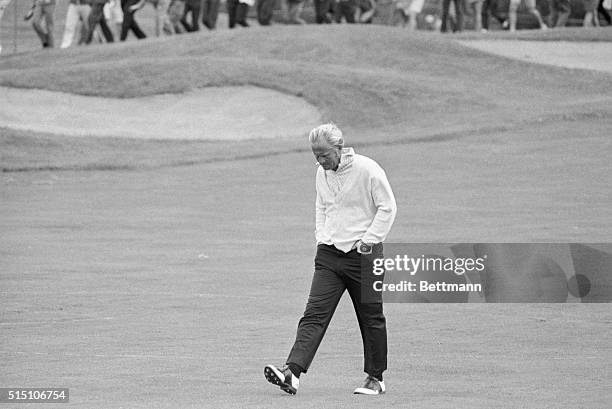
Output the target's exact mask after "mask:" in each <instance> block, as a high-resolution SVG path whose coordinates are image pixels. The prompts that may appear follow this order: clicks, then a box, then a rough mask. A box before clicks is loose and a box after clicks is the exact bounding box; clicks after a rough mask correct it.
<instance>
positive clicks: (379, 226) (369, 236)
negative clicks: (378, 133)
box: [361, 165, 397, 243]
mask: <svg viewBox="0 0 612 409" xmlns="http://www.w3.org/2000/svg"><path fill="white" fill-rule="evenodd" d="M370 183H371V186H370V187H371V192H372V200H373V201H374V205H375V206H376V209H377V210H376V215H375V216H374V220H373V221H372V224H371V225H370V227H369V228H368V230H367V231H366V232H365V234H364V235H363V237H362V238H361V241H363V242H364V243H381V242H383V241H384V240H385V238H386V237H387V234H388V233H389V231H390V230H391V226H392V225H393V221H394V220H395V214H396V213H397V205H396V203H395V196H394V195H393V191H392V190H391V185H390V184H389V181H388V180H387V175H386V174H385V171H384V170H383V169H382V168H381V167H380V166H378V165H376V169H375V170H374V171H373V172H372V177H371V179H370Z"/></svg>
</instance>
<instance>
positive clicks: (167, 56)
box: [0, 25, 611, 171]
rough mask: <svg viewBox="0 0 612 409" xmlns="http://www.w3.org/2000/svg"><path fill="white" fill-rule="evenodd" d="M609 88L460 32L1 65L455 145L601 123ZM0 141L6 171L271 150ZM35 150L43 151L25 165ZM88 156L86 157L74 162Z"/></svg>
mask: <svg viewBox="0 0 612 409" xmlns="http://www.w3.org/2000/svg"><path fill="white" fill-rule="evenodd" d="M543 34H547V33H543ZM610 82H611V77H610V76H609V75H607V74H603V73H596V72H589V71H576V70H570V69H561V68H555V67H546V66H541V65H532V64H525V63H522V62H518V61H513V60H510V59H506V58H503V57H497V56H492V55H489V54H485V53H482V52H480V51H476V50H472V49H470V48H467V47H463V46H461V45H458V44H457V43H455V42H454V41H452V40H451V39H450V36H448V37H445V36H440V35H432V34H430V33H416V34H415V35H409V36H407V35H406V33H405V32H403V31H401V30H397V29H394V28H390V27H372V26H353V27H349V26H346V25H344V26H327V27H320V26H312V27H284V26H282V27H281V26H275V27H270V28H265V29H264V28H253V29H251V30H248V31H247V30H242V31H232V32H230V31H225V32H221V31H220V32H215V33H200V34H196V35H188V36H177V37H172V38H163V39H155V40H150V41H149V40H147V41H144V42H138V43H136V42H131V43H124V44H115V45H105V46H95V47H87V48H82V47H81V48H74V49H69V50H52V51H50V52H37V53H30V54H25V55H16V56H8V57H6V58H3V59H2V60H1V61H0V85H3V86H11V87H24V88H43V89H48V90H57V91H64V92H73V93H78V94H84V95H100V96H106V97H117V98H132V97H138V96H145V95H151V94H158V93H179V92H183V91H186V90H189V89H193V88H199V87H206V86H224V85H255V86H261V87H265V88H272V89H276V90H280V91H282V92H286V93H289V94H292V95H296V96H300V97H303V98H305V99H306V100H307V101H309V102H310V103H312V104H314V105H316V106H317V107H318V108H319V110H320V111H321V112H322V115H323V118H324V119H325V120H333V121H335V122H337V123H339V124H340V125H342V126H343V127H344V128H346V129H347V131H348V132H349V133H350V134H351V139H352V140H353V142H354V143H369V142H372V141H375V140H384V141H386V142H389V141H395V142H398V141H399V142H401V141H405V142H406V141H408V142H409V141H411V140H422V139H431V138H433V139H438V138H452V137H455V136H456V135H457V134H458V133H459V134H465V133H468V132H481V131H483V130H495V129H498V130H499V129H502V130H503V129H508V128H511V127H513V126H522V125H524V124H525V123H531V122H533V121H548V120H557V118H559V117H560V116H561V117H563V116H568V117H575V116H578V117H580V116H584V115H587V116H589V115H591V116H596V117H597V116H602V115H605V113H606V112H607V109H606V108H605V107H604V106H602V105H601V104H598V103H597V102H593V101H598V100H599V99H600V98H602V97H603V98H607V97H608V96H609V87H606V84H609V83H610ZM568 95H572V98H571V99H569V98H567V96H568ZM441 118H443V124H444V127H443V128H442V129H441V128H440V127H439V125H440V120H441ZM0 135H1V139H0V144H1V145H2V146H3V148H4V149H3V150H2V152H3V155H2V168H3V169H4V170H5V171H7V170H27V169H36V168H40V169H46V168H84V169H91V168H118V169H124V168H134V167H138V166H145V167H147V166H153V167H155V166H162V165H176V164H189V163H194V162H196V163H197V162H206V161H210V160H213V159H214V158H218V157H219V156H225V155H224V152H227V151H231V152H232V154H230V155H229V156H230V157H235V156H242V155H245V154H247V155H251V154H255V155H257V154H258V152H261V151H262V148H261V147H260V143H259V142H235V143H223V144H214V143H199V142H189V143H187V142H174V143H170V142H164V143H160V142H147V141H124V140H121V139H114V140H108V141H105V142H101V143H98V142H97V141H92V140H81V139H79V138H57V137H49V136H48V135H39V134H34V133H28V132H15V131H11V130H8V129H3V130H0ZM117 136H118V137H120V136H121V135H117ZM373 138H374V139H373ZM45 141H50V142H49V143H46V142H45ZM20 144H23V145H22V146H19V145H20ZM269 145H272V146H269ZM269 145H268V146H267V147H266V148H265V150H266V151H267V152H268V153H274V154H279V153H281V152H287V151H294V150H296V149H297V150H299V149H303V145H302V141H294V140H289V139H283V138H281V139H278V140H275V141H274V143H273V144H269ZM41 146H43V148H42V150H41V149H39V147H41ZM24 151H27V152H30V153H31V156H30V159H29V160H27V161H25V162H24V161H22V159H23V155H21V156H20V152H22V153H23V152H24ZM75 151H77V152H79V155H71V156H69V155H70V154H71V153H73V152H75ZM139 152H142V153H139ZM132 153H134V154H133V155H132ZM130 158H133V160H131V159H130Z"/></svg>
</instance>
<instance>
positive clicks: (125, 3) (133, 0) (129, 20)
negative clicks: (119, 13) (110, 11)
mask: <svg viewBox="0 0 612 409" xmlns="http://www.w3.org/2000/svg"><path fill="white" fill-rule="evenodd" d="M137 3H138V0H121V8H122V9H123V24H122V25H121V37H120V38H121V41H125V39H126V38H127V35H128V32H129V31H130V30H132V32H133V33H134V35H135V36H136V38H138V39H139V40H140V39H142V38H145V37H146V35H145V33H143V32H142V30H141V29H140V27H139V26H138V23H137V22H136V19H135V18H134V13H135V12H134V11H129V9H130V7H131V6H133V5H134V4H137Z"/></svg>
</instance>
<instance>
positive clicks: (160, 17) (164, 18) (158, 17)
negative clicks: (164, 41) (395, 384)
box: [149, 0, 174, 37]
mask: <svg viewBox="0 0 612 409" xmlns="http://www.w3.org/2000/svg"><path fill="white" fill-rule="evenodd" d="M149 2H150V3H151V4H152V5H153V8H154V9H155V35H156V36H157V37H159V36H161V35H162V33H165V34H167V35H172V34H174V27H172V24H171V23H170V16H169V15H168V9H169V8H170V0H149Z"/></svg>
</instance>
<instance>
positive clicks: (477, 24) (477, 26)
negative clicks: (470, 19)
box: [474, 0, 482, 31]
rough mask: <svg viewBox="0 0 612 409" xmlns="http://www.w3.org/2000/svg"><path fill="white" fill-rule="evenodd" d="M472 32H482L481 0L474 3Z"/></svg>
mask: <svg viewBox="0 0 612 409" xmlns="http://www.w3.org/2000/svg"><path fill="white" fill-rule="evenodd" d="M474 30H475V31H480V30H482V0H476V2H474Z"/></svg>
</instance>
